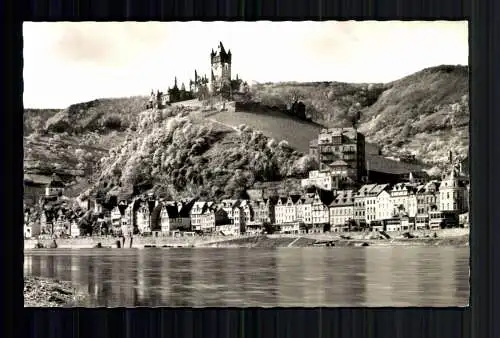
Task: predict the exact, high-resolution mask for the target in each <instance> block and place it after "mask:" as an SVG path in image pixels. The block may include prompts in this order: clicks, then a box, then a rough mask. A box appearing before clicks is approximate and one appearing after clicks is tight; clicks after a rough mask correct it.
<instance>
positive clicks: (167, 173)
mask: <svg viewBox="0 0 500 338" xmlns="http://www.w3.org/2000/svg"><path fill="white" fill-rule="evenodd" d="M182 115H185V114H177V115H176V116H175V117H172V118H167V119H165V120H163V121H158V120H156V122H154V119H153V118H152V116H151V115H148V114H143V115H141V120H140V121H139V128H140V131H142V132H141V133H140V134H139V135H140V137H136V138H132V139H129V140H128V141H126V142H124V143H123V144H122V145H121V146H119V147H117V148H114V149H113V150H112V151H110V153H109V156H108V157H106V158H105V159H104V160H102V163H101V167H102V168H105V171H104V172H103V173H102V177H103V179H104V180H106V181H107V180H109V179H110V177H114V176H116V173H117V172H118V171H119V172H121V177H120V182H121V184H123V185H133V186H135V187H136V188H138V190H144V189H146V188H151V187H153V188H154V189H155V190H156V191H163V193H164V194H166V195H169V196H172V195H175V196H172V197H187V196H189V195H192V194H193V193H194V194H196V195H199V196H204V197H206V198H215V199H216V198H220V197H228V198H232V197H241V196H242V195H243V194H244V192H245V190H246V189H247V188H248V187H251V186H252V185H253V184H254V183H255V182H257V181H260V182H266V181H276V180H280V179H282V178H286V177H304V176H305V175H307V171H308V170H309V169H310V168H312V167H314V165H315V163H314V160H313V159H311V158H309V157H308V156H301V155H300V154H298V153H297V152H295V151H294V150H293V149H292V148H291V147H290V146H289V145H288V143H287V142H286V141H281V142H279V143H277V142H276V141H274V140H272V139H269V138H267V137H265V136H264V135H263V134H262V133H261V132H259V131H253V130H252V129H251V128H249V127H247V126H240V128H239V129H240V130H241V132H240V133H234V132H229V131H225V130H222V129H219V128H218V127H217V126H215V125H208V126H207V125H202V124H197V123H196V122H195V121H193V120H192V119H190V118H188V117H185V116H182ZM151 123H152V124H153V125H151ZM155 123H156V124H155ZM222 141H224V143H225V144H222V143H223V142H222ZM118 168H119V170H118Z"/></svg>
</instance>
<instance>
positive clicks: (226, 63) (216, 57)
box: [210, 42, 232, 99]
mask: <svg viewBox="0 0 500 338" xmlns="http://www.w3.org/2000/svg"><path fill="white" fill-rule="evenodd" d="M210 63H211V70H212V73H211V77H210V92H211V94H212V95H213V96H220V97H222V98H225V99H230V98H231V96H232V91H231V50H228V51H227V52H226V50H225V48H224V46H223V45H222V42H219V46H218V48H217V51H214V50H213V49H212V52H211V53H210Z"/></svg>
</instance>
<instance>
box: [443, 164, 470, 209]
mask: <svg viewBox="0 0 500 338" xmlns="http://www.w3.org/2000/svg"><path fill="white" fill-rule="evenodd" d="M466 195H467V188H466V183H465V182H464V180H463V179H461V177H460V173H459V171H458V169H457V168H455V167H453V168H451V169H450V170H449V171H448V172H447V173H445V174H444V175H443V179H442V181H441V184H440V185H439V210H440V211H446V212H454V213H457V214H459V213H462V212H464V211H466V208H467V198H466Z"/></svg>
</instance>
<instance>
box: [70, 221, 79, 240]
mask: <svg viewBox="0 0 500 338" xmlns="http://www.w3.org/2000/svg"><path fill="white" fill-rule="evenodd" d="M70 236H71V237H73V238H75V237H80V227H79V226H78V224H77V223H76V222H75V221H72V222H71V225H70Z"/></svg>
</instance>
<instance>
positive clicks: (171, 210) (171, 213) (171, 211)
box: [155, 204, 179, 218]
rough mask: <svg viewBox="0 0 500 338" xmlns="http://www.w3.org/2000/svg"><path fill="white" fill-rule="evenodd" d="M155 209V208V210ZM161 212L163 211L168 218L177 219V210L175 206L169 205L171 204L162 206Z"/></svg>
mask: <svg viewBox="0 0 500 338" xmlns="http://www.w3.org/2000/svg"><path fill="white" fill-rule="evenodd" d="M155 209H157V208H155ZM162 210H165V211H166V212H167V214H168V218H178V217H179V210H178V209H177V206H175V205H171V204H164V205H163V206H162Z"/></svg>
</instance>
